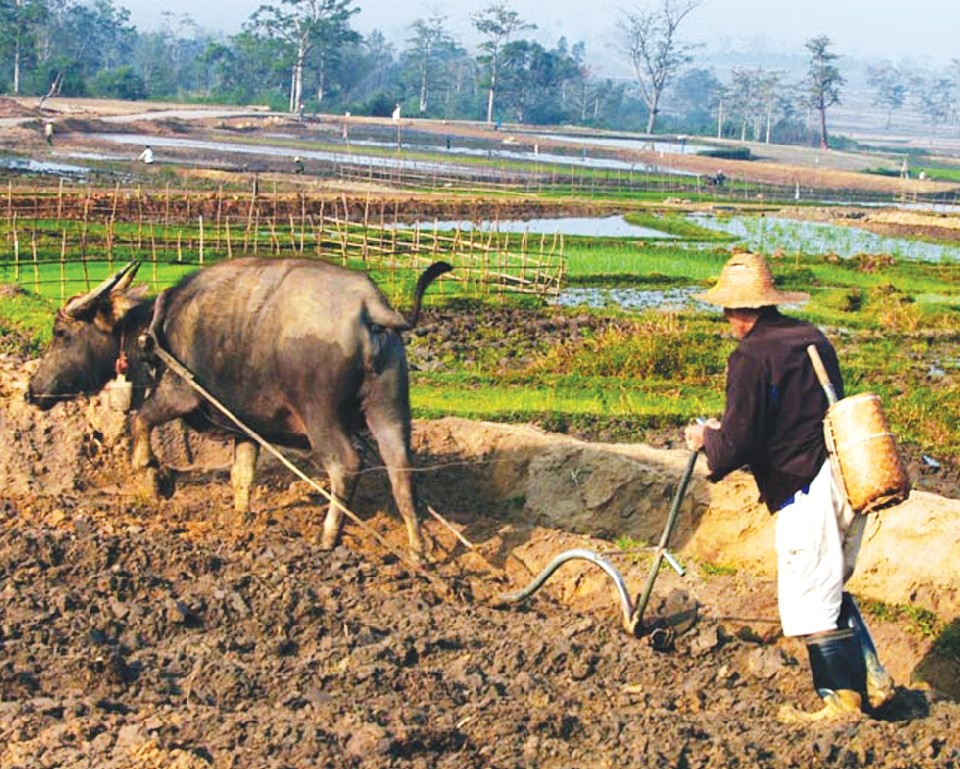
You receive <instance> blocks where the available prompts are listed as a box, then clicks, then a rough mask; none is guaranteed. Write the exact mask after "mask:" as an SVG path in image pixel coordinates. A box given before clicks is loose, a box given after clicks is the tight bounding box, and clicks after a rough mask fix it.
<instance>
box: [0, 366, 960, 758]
mask: <svg viewBox="0 0 960 769" xmlns="http://www.w3.org/2000/svg"><path fill="white" fill-rule="evenodd" d="M29 368H30V366H29V364H27V363H26V362H25V361H23V360H18V359H15V358H12V357H8V358H5V359H3V360H0V435H2V437H3V442H4V445H5V446H15V447H17V450H16V451H9V450H8V451H5V452H3V455H2V457H0V484H2V488H3V489H4V494H3V501H2V503H0V585H2V588H0V643H2V645H3V649H4V658H3V662H2V663H0V765H2V766H4V767H11V768H14V767H31V768H32V767H45V766H50V767H52V766H58V767H81V766H91V765H94V766H98V767H125V768H126V767H153V766H159V765H163V766H175V767H188V768H189V769H195V768H197V767H210V766H213V767H287V766H337V767H377V768H379V767H395V766H414V767H446V766H449V767H454V766H455V767H458V769H459V768H461V767H491V766H496V767H528V766H539V767H569V766H572V765H575V766H600V767H602V766H611V767H612V766H626V765H645V766H646V765H655V766H687V767H708V766H709V767H715V766H726V765H729V766H734V765H736V766H741V767H769V766H812V765H827V766H841V765H842V766H845V767H864V766H889V767H894V766H910V767H934V766H936V767H945V766H946V767H956V766H960V738H958V737H957V735H958V734H960V728H958V727H960V705H958V704H957V703H955V702H953V701H951V700H949V699H945V698H943V697H942V696H941V695H940V694H938V693H937V692H936V691H935V690H933V689H930V688H929V687H927V686H923V685H920V684H919V683H917V682H916V681H913V680H911V676H913V675H919V674H922V673H923V672H924V671H927V670H933V674H932V675H927V676H926V678H927V680H928V681H930V680H933V683H935V684H936V685H938V686H940V685H941V681H943V682H949V675H947V674H945V673H943V668H942V667H941V668H934V664H933V662H934V661H939V662H940V663H943V660H942V659H940V658H937V657H936V655H934V654H933V653H932V651H931V645H930V642H929V640H924V639H921V638H918V637H916V636H913V635H911V634H909V633H906V632H905V631H904V630H903V628H902V627H898V626H897V625H896V624H894V623H890V622H886V621H880V620H878V621H877V622H876V623H875V626H874V629H875V631H876V638H877V641H878V644H879V645H880V647H881V652H882V654H884V656H886V657H887V659H888V661H889V663H890V667H891V669H892V672H894V674H895V675H896V676H897V677H898V680H899V681H900V682H902V684H903V685H902V686H901V687H900V688H899V690H898V693H897V696H896V698H895V700H894V702H893V703H891V705H890V706H888V707H887V709H885V710H884V711H883V712H881V713H879V714H877V717H876V718H872V719H866V720H863V721H861V722H857V723H851V724H843V725H837V726H829V727H825V728H821V729H818V730H816V731H813V732H808V731H805V730H799V729H796V728H793V727H789V728H788V727H784V726H781V725H779V724H778V723H777V721H776V718H775V714H776V712H777V709H778V708H779V706H780V705H781V704H782V703H783V702H788V701H789V702H799V703H800V704H802V705H803V706H805V707H808V708H811V709H812V708H813V707H814V706H815V704H816V697H815V696H814V695H813V694H812V693H811V692H810V685H809V675H808V673H807V665H806V661H805V653H804V650H803V649H802V647H801V646H800V645H799V644H798V643H797V642H795V641H792V640H785V639H783V638H781V637H780V636H779V631H778V624H777V620H776V608H775V605H774V587H773V584H772V580H771V579H770V577H769V574H768V573H766V572H765V571H764V570H763V569H761V568H759V567H758V568H757V569H753V568H739V569H736V570H735V569H730V568H719V567H720V566H721V565H722V564H730V563H732V562H734V558H737V559H740V563H741V564H747V565H749V566H751V567H753V566H755V565H758V564H759V562H761V561H763V558H760V557H758V556H757V555H756V553H757V552H760V551H761V549H763V548H764V547H766V546H765V545H761V544H760V543H761V541H762V539H763V537H765V536H767V533H766V532H767V529H766V526H767V521H768V519H767V518H765V517H764V515H763V514H761V513H760V512H758V511H757V510H756V509H755V507H756V506H755V505H753V504H752V503H751V502H750V496H751V494H752V492H751V490H750V488H749V483H752V481H750V480H749V479H748V478H746V477H745V476H744V477H736V478H734V479H732V481H731V483H730V484H728V485H722V486H716V487H710V486H708V485H707V484H706V483H705V482H704V481H703V479H702V478H701V477H697V478H696V479H695V481H694V484H693V488H692V489H691V493H690V494H689V495H688V497H687V500H686V502H685V505H684V508H683V510H682V513H681V522H682V525H681V526H680V527H679V528H678V530H677V538H676V540H675V542H674V547H675V548H676V550H677V552H678V554H679V556H680V558H681V560H682V561H683V562H684V564H685V565H686V567H687V576H686V577H685V578H684V579H683V580H681V579H680V578H679V577H677V576H676V575H674V574H673V573H672V572H666V571H665V572H664V573H662V574H661V575H660V577H659V578H658V582H657V588H656V591H655V595H654V600H653V601H652V602H651V605H650V610H649V612H648V614H647V615H645V620H646V628H647V629H649V626H650V624H651V623H653V622H654V621H656V620H657V618H658V617H660V618H662V619H664V620H668V619H670V616H671V611H672V610H671V600H672V597H673V596H677V595H680V599H678V600H681V599H682V602H683V605H686V606H689V605H691V604H692V603H693V601H696V602H698V603H699V604H700V607H701V608H700V619H699V621H698V622H697V624H696V625H694V627H693V628H692V630H691V631H690V632H689V633H687V634H685V635H681V636H679V637H678V638H677V640H676V643H675V646H674V648H673V649H672V651H670V652H668V653H660V652H658V651H655V650H654V649H653V648H652V647H651V645H650V644H649V643H647V638H646V637H642V638H639V639H634V638H631V637H629V636H627V635H626V634H625V633H623V632H622V631H621V630H620V629H619V627H618V618H619V615H620V607H619V605H618V602H617V600H616V595H615V593H614V591H613V590H612V589H611V582H610V580H609V579H608V578H607V577H606V576H605V575H604V574H603V573H602V572H600V571H599V570H598V569H597V568H596V567H594V566H592V565H591V564H588V563H585V562H576V563H572V564H570V565H565V566H563V567H562V568H561V570H560V571H559V572H558V573H557V574H556V575H555V576H554V577H552V578H551V579H550V580H549V581H548V583H547V586H546V587H544V588H543V589H542V590H541V591H539V592H538V593H537V594H536V595H535V596H534V597H533V598H532V599H530V600H529V601H528V602H526V603H524V604H521V605H512V606H507V607H498V606H497V605H496V598H497V596H498V595H499V594H500V593H501V592H503V591H506V590H514V589H516V588H517V587H520V586H523V585H525V584H527V583H528V582H529V580H530V579H531V578H532V576H533V575H534V574H536V573H538V572H539V571H540V570H541V569H542V568H543V566H544V565H545V564H546V563H547V562H548V561H549V560H550V559H551V558H552V557H554V556H555V555H556V554H557V553H558V552H562V551H565V550H568V549H570V548H573V547H587V548H591V549H593V550H596V551H600V550H612V549H613V548H612V546H611V544H610V543H609V541H607V540H605V539H601V538H598V537H597V535H598V534H600V533H603V534H607V535H612V534H615V533H619V534H629V535H630V536H631V537H634V538H636V539H638V540H639V539H641V538H646V539H647V540H648V541H649V540H650V538H651V536H652V535H655V534H657V533H658V532H659V530H660V527H661V526H662V524H663V520H664V517H665V514H666V510H667V508H668V507H669V504H670V499H671V498H672V495H673V491H674V490H675V488H676V483H677V479H678V478H679V477H680V471H681V470H682V467H683V464H684V461H685V455H686V452H678V451H670V450H658V449H653V448H651V447H648V446H623V445H600V444H588V443H585V442H582V441H577V440H574V439H572V438H569V437H567V436H557V435H552V434H549V433H544V432H542V431H538V430H534V429H532V428H529V427H523V426H505V425H495V424H489V423H475V422H467V421H465V420H454V419H445V420H440V421H437V422H422V423H418V424H417V425H415V443H416V451H417V461H418V472H419V476H418V477H419V488H420V490H421V494H422V496H423V498H424V501H425V502H426V503H427V504H428V505H430V506H431V507H433V508H434V509H436V510H438V511H440V512H442V513H443V515H444V516H445V517H446V518H447V519H449V520H450V521H452V525H453V527H454V528H455V529H456V530H457V531H458V532H459V533H460V535H461V536H463V537H465V538H466V539H467V540H468V541H469V542H470V543H471V544H472V545H473V547H472V548H467V547H466V546H465V545H464V544H463V543H462V541H461V540H459V539H457V538H456V537H455V535H454V534H453V532H451V531H450V530H449V529H448V528H446V527H445V526H443V525H442V524H440V523H439V522H438V521H435V520H432V519H431V520H429V521H428V522H427V525H426V528H427V532H428V535H429V537H430V538H431V540H432V543H433V548H432V555H433V560H434V563H435V566H434V570H433V572H432V573H433V574H434V575H435V576H434V579H435V580H442V581H443V582H444V583H445V584H446V585H449V586H450V589H451V592H452V593H453V594H454V596H455V597H452V598H451V597H446V596H444V595H443V594H442V593H441V592H439V591H438V590H437V589H435V587H434V584H433V583H432V582H431V581H427V580H424V579H423V578H422V577H420V576H418V575H417V574H415V573H411V572H410V571H409V570H408V569H407V568H406V567H405V566H404V565H403V564H402V562H400V561H398V560H397V559H396V558H394V557H393V556H391V555H390V554H389V553H384V552H383V551H382V550H381V549H380V548H379V546H378V545H376V544H375V543H373V542H372V541H371V540H370V539H369V538H368V537H366V536H365V535H364V533H363V532H362V531H361V530H360V529H359V528H357V527H355V526H352V527H349V528H348V531H347V533H346V535H345V538H344V544H343V545H342V546H341V547H340V548H339V549H338V550H336V551H334V552H332V553H329V552H327V553H325V552H320V551H319V550H318V549H317V548H316V547H315V546H314V544H313V542H314V539H315V538H316V536H317V534H318V531H319V520H320V514H319V511H318V501H317V500H316V499H315V498H314V497H313V496H312V495H311V494H310V492H309V489H307V488H306V487H305V486H304V484H302V483H300V482H296V483H291V482H290V480H289V476H286V475H284V474H282V473H280V472H279V471H278V470H277V468H276V467H275V466H271V464H270V463H264V467H263V483H262V485H261V488H260V489H259V490H258V493H257V496H256V498H255V509H256V515H255V519H254V521H253V523H252V525H249V526H247V527H245V528H242V529H241V528H233V527H232V526H229V525H226V524H225V523H224V520H225V519H226V518H227V517H228V516H226V515H225V513H226V511H228V510H229V508H230V504H231V495H230V491H229V484H228V483H227V478H226V473H225V471H224V467H225V464H226V461H227V459H228V457H229V451H228V450H227V447H226V446H225V445H224V444H223V443H222V442H215V443H212V444H210V443H208V442H205V441H199V442H198V441H197V439H196V437H195V436H193V435H191V434H187V433H183V432H176V431H175V432H173V433H171V436H172V437H170V438H165V439H164V440H162V441H160V442H159V443H160V444H161V446H160V448H161V453H163V454H164V455H165V458H166V461H172V462H173V463H175V464H178V465H179V466H180V467H181V468H182V470H183V472H182V473H181V474H180V477H179V484H178V488H177V489H176V492H175V493H174V495H173V496H172V497H171V498H170V499H167V500H162V501H160V502H153V501H149V500H147V499H145V498H144V497H143V495H142V494H141V493H140V491H139V488H138V486H137V482H136V480H135V479H132V478H129V477H128V475H127V471H126V469H125V467H126V465H125V463H126V433H125V427H124V419H123V417H122V415H117V414H112V413H109V412H106V411H105V410H104V408H103V406H102V405H101V404H99V402H97V401H96V400H93V401H90V402H89V403H87V402H76V403H72V404H62V405H58V406H56V407H54V408H53V409H52V410H50V411H48V412H39V411H37V410H35V409H33V408H31V407H28V406H27V404H26V403H24V402H23V399H22V394H23V389H24V387H25V382H26V373H27V371H28V370H29ZM377 464H378V462H377V460H376V459H375V458H368V462H367V465H368V466H369V467H375V466H376V465H377ZM388 500H389V493H388V490H387V482H386V479H385V478H384V474H383V473H382V472H381V471H379V470H376V469H373V470H372V471H371V472H369V473H367V474H365V475H364V477H363V479H362V482H361V488H360V490H359V492H358V498H357V500H355V505H354V507H355V510H356V511H357V513H358V514H359V515H360V516H361V517H362V518H364V519H365V520H366V522H367V523H368V524H369V525H370V526H372V527H374V528H375V529H376V530H377V531H379V532H381V534H382V535H383V536H384V537H385V538H386V539H387V540H388V542H389V543H390V544H391V546H392V547H397V548H400V547H402V546H403V543H404V541H405V535H404V532H403V530H402V526H401V525H400V524H399V521H398V519H397V516H396V515H394V514H392V513H389V512H386V511H384V509H383V506H384V505H385V504H387V501H388ZM921 501H922V502H923V505H921V506H920V508H918V509H915V510H913V512H912V513H911V516H914V522H915V524H916V525H915V529H916V531H915V535H916V536H917V538H918V539H917V541H916V542H914V543H909V544H910V547H911V548H912V547H913V546H917V547H919V546H920V545H921V543H923V544H924V546H925V547H930V542H931V541H933V540H926V541H923V540H922V537H924V536H927V535H929V536H931V537H934V536H943V537H945V541H950V542H954V541H956V532H955V531H953V530H951V529H949V528H946V522H944V528H941V529H940V530H939V531H934V530H933V529H934V526H935V525H937V524H935V521H934V519H933V518H930V517H928V518H923V519H920V518H917V517H916V516H920V515H921V514H923V513H924V511H926V513H929V511H930V509H931V508H933V507H937V506H938V505H939V504H940V501H939V500H936V499H924V500H921ZM882 520H883V521H884V523H883V525H882V527H881V528H883V527H886V526H888V524H889V522H890V521H891V520H893V518H892V517H890V516H885V517H884V518H883V519H882ZM953 520H954V521H955V520H956V515H955V513H954V517H953ZM721 522H722V525H721ZM737 525H739V526H740V528H739V529H737V528H736V526H737ZM904 525H906V524H904ZM574 529H579V530H580V532H583V533H578V532H576V531H574ZM885 535H886V532H885V531H883V530H881V531H879V532H875V533H874V534H873V538H872V541H871V542H870V543H869V544H868V546H867V550H868V551H869V550H871V549H874V548H875V545H876V543H877V542H879V541H881V540H882V538H883V537H884V536H885ZM899 536H902V532H900V534H899ZM725 542H727V543H729V545H730V547H731V548H734V546H735V545H740V546H741V547H742V548H743V551H741V552H737V551H735V550H734V552H736V555H734V556H731V555H729V554H727V553H726V548H727V546H726V545H724V544H723V543H725ZM751 543H752V544H751ZM711 547H714V548H717V549H718V550H724V551H725V552H724V555H723V556H722V561H721V557H720V556H718V555H712V556H710V557H709V558H705V559H703V560H698V558H699V556H698V554H699V553H704V552H707V551H708V550H709V549H710V548H711ZM751 549H752V550H753V551H755V552H753V554H752V556H750V555H749V552H748V551H750V550H751ZM912 552H914V551H913V550H912V549H911V550H910V551H909V552H907V551H905V552H904V553H903V554H902V555H903V557H902V558H901V559H900V561H899V564H898V565H899V568H900V570H901V571H903V572H905V573H906V572H909V573H911V574H913V573H915V572H914V566H915V565H914V564H912V563H911V562H910V559H909V557H908V556H909V554H910V553H912ZM924 557H929V552H927V554H926V555H925V556H924ZM609 558H610V559H611V560H612V561H613V562H615V563H616V564H617V567H618V569H619V570H620V572H621V573H622V575H623V579H624V581H625V582H626V584H628V585H631V586H637V585H640V584H642V583H643V581H644V579H645V576H646V573H647V571H648V570H649V556H648V555H645V554H643V553H631V554H625V555H624V554H620V555H617V554H613V553H611V554H610V555H609ZM921 560H923V559H921ZM710 564H712V567H711V568H707V566H708V565H710ZM944 568H946V569H947V570H948V571H949V568H950V567H949V566H945V567H944ZM955 568H956V567H953V569H954V571H953V572H952V574H953V578H954V579H955V576H956V571H955ZM892 570H893V569H892V568H891V567H890V566H887V565H884V563H883V562H882V561H881V560H878V561H877V563H875V564H871V563H870V562H868V563H867V568H866V569H865V572H866V573H865V578H866V577H867V576H870V575H872V578H873V579H876V580H880V579H881V577H882V575H884V574H886V575H887V576H888V577H890V576H892V575H891V571H892ZM947 576H948V575H945V576H943V577H942V578H940V579H941V581H939V582H936V583H932V582H931V583H930V585H931V587H930V590H929V592H930V594H931V596H933V595H934V594H936V595H937V596H942V595H943V594H944V593H945V592H946V589H945V587H944V580H945V579H947ZM865 584H866V583H865ZM864 589H866V587H864ZM891 589H892V588H891ZM681 591H682V594H685V595H686V598H683V595H681ZM668 599H670V600H668ZM941 610H943V607H942V606H941ZM905 661H907V664H904V663H905ZM947 663H948V664H949V660H948V661H947ZM952 664H953V666H954V670H955V662H953V663H952ZM947 672H949V671H947ZM936 675H942V677H941V678H940V679H936V678H935V676H936ZM954 680H955V678H954Z"/></svg>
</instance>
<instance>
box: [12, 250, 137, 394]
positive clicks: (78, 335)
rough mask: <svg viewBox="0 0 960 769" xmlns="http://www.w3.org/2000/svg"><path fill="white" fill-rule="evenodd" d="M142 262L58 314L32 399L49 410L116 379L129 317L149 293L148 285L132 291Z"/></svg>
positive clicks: (77, 298)
mask: <svg viewBox="0 0 960 769" xmlns="http://www.w3.org/2000/svg"><path fill="white" fill-rule="evenodd" d="M139 266H140V264H139V262H130V263H129V264H128V265H127V266H126V267H124V268H123V269H122V270H120V271H119V272H118V273H116V274H115V275H112V276H111V277H109V278H107V279H106V280H105V281H103V283H101V284H100V285H99V286H97V287H96V288H95V289H93V290H92V291H90V292H89V293H86V294H81V295H78V296H75V297H73V298H72V299H70V300H69V301H68V302H67V303H66V305H64V307H63V308H62V309H61V310H60V311H59V312H58V313H57V319H56V321H54V325H53V339H52V340H51V342H50V345H49V347H47V349H46V351H45V352H44V353H43V357H42V358H41V359H40V366H39V368H38V369H37V371H36V373H35V374H34V375H33V376H32V377H31V379H30V385H29V387H28V389H27V399H28V400H29V401H30V402H31V403H35V404H36V405H38V406H39V407H40V408H42V409H47V408H50V407H51V406H53V405H54V404H55V403H57V402H58V401H61V400H65V399H67V398H70V397H73V396H76V395H82V394H93V393H96V392H99V391H100V390H101V389H102V388H103V386H104V385H105V384H106V383H107V382H109V381H110V380H111V379H112V378H113V376H114V374H115V373H116V368H115V366H116V361H117V358H118V357H119V354H120V345H121V337H122V328H123V322H124V319H125V317H126V315H127V312H128V311H129V310H130V309H131V308H132V307H134V306H135V305H137V304H139V303H140V302H141V301H142V295H143V293H144V292H145V291H146V286H142V287H138V288H136V289H134V290H132V291H128V290H127V289H128V288H129V287H130V283H131V282H132V281H133V278H134V276H135V275H136V273H137V268H138V267H139Z"/></svg>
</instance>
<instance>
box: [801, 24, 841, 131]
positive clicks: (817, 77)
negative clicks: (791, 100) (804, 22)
mask: <svg viewBox="0 0 960 769" xmlns="http://www.w3.org/2000/svg"><path fill="white" fill-rule="evenodd" d="M831 45H833V43H832V42H831V41H830V38H829V37H827V36H826V35H820V36H819V37H814V38H811V39H810V40H808V41H807V43H806V47H807V50H808V51H810V67H809V69H808V75H807V77H808V81H807V87H808V90H807V95H808V104H809V105H810V106H811V107H813V109H815V110H816V111H817V113H818V114H819V116H820V148H821V149H829V148H830V147H829V143H828V141H827V109H828V108H830V107H832V106H833V105H834V104H839V103H840V89H841V88H842V87H843V84H844V83H845V82H846V80H845V79H844V78H843V76H842V75H841V74H840V70H839V69H837V67H836V66H835V65H834V62H835V61H836V60H837V59H839V58H840V57H839V55H838V54H835V53H833V52H832V51H831V50H830V46H831Z"/></svg>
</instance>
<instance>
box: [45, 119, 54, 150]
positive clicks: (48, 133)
mask: <svg viewBox="0 0 960 769" xmlns="http://www.w3.org/2000/svg"><path fill="white" fill-rule="evenodd" d="M43 138H44V139H46V140H47V144H53V123H52V122H51V121H49V120H48V121H47V122H46V123H44V125H43Z"/></svg>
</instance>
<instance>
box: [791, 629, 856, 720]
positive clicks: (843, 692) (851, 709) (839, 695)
mask: <svg viewBox="0 0 960 769" xmlns="http://www.w3.org/2000/svg"><path fill="white" fill-rule="evenodd" d="M807 654H808V655H809V656H810V672H811V674H812V676H813V688H814V689H816V690H817V694H819V695H820V699H822V700H823V703H824V706H823V709H822V710H818V711H817V712H815V713H806V712H804V711H802V710H797V709H796V708H794V707H793V706H791V705H784V706H783V707H782V708H781V709H780V714H779V718H780V720H781V721H783V722H785V723H809V722H813V721H823V720H828V719H829V720H836V719H854V718H859V717H860V716H861V715H862V708H863V702H864V699H865V695H866V678H867V672H866V666H865V664H864V661H863V657H862V656H861V654H860V643H859V641H858V640H857V637H856V636H855V635H854V633H853V631H852V630H850V629H849V628H848V629H844V630H834V631H831V632H829V633H823V634H820V635H817V636H809V637H808V638H807Z"/></svg>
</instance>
